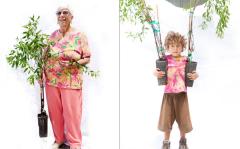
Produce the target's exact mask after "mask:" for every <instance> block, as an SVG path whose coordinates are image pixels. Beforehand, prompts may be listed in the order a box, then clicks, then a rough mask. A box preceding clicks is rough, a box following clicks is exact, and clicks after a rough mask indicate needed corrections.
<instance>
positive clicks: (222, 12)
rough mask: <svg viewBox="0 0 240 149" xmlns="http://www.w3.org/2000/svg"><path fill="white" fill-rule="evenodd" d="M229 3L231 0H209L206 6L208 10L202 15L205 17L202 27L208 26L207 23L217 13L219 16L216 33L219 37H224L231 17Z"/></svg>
mask: <svg viewBox="0 0 240 149" xmlns="http://www.w3.org/2000/svg"><path fill="white" fill-rule="evenodd" d="M229 4H230V1H229V0H208V1H207V2H206V3H205V6H204V7H205V9H206V11H205V12H204V13H203V15H202V17H203V19H204V20H203V22H202V24H201V27H202V29H206V28H207V23H209V22H211V21H212V18H213V14H214V13H216V14H217V15H218V16H219V21H218V25H217V27H216V34H217V36H218V37H220V38H223V36H224V30H225V29H226V28H227V24H228V21H229V17H230V13H229Z"/></svg>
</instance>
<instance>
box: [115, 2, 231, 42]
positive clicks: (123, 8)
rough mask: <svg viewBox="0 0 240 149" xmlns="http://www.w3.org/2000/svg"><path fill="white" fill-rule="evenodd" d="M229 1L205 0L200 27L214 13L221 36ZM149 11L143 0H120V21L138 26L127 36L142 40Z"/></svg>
mask: <svg viewBox="0 0 240 149" xmlns="http://www.w3.org/2000/svg"><path fill="white" fill-rule="evenodd" d="M229 3H230V2H229V0H207V2H206V3H205V9H206V10H205V12H204V13H203V19H204V21H203V23H202V25H201V26H202V28H203V29H204V28H206V27H207V23H208V22H210V21H211V20H212V15H213V14H214V13H216V14H217V15H218V16H219V21H218V25H217V27H216V34H217V35H218V37H223V35H224V30H225V28H226V27H227V23H228V20H229V16H230V13H229V7H228V6H229ZM151 11H152V8H151V7H150V6H146V5H145V1H144V0H120V21H121V22H130V23H132V24H134V25H138V26H140V29H139V30H140V31H139V32H137V33H136V32H129V33H128V36H131V37H133V38H138V39H140V40H141V41H142V39H143V38H144V35H145V33H146V32H147V30H148V29H149V28H148V25H147V24H148V22H149V18H150V15H149V13H151ZM189 11H191V10H189ZM166 13H167V12H166Z"/></svg>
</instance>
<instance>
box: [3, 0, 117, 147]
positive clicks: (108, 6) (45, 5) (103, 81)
mask: <svg viewBox="0 0 240 149" xmlns="http://www.w3.org/2000/svg"><path fill="white" fill-rule="evenodd" d="M67 2H68V4H70V6H71V7H72V8H73V11H74V20H73V26H74V27H77V28H79V29H80V30H82V31H84V32H85V33H86V35H87V36H88V39H89V45H90V48H91V52H92V60H91V63H90V67H91V68H93V69H95V70H100V77H99V78H97V79H92V78H90V77H88V76H84V80H85V81H84V87H83V94H84V95H83V97H84V105H83V106H84V107H83V122H82V129H83V148H85V149H115V148H118V146H119V143H118V140H119V118H118V115H119V104H118V103H119V92H118V91H119V67H118V66H119V54H118V53H119V23H118V2H117V1H112V0H103V1H98V0H94V1H85V0H78V1H77V0H68V1H67ZM59 3H62V1H59V0H51V1H49V0H41V1H36V0H21V1H18V0H4V1H2V4H1V6H2V7H1V9H0V13H1V14H2V17H1V20H2V21H1V24H0V32H1V36H0V41H1V47H0V82H1V84H2V85H1V86H0V93H1V94H0V103H1V104H0V118H1V120H0V121H1V124H0V140H1V141H0V142H1V148H7V149H16V148H17V149H50V146H51V144H52V143H53V141H54V138H53V134H52V130H51V125H50V123H49V135H48V138H45V139H40V138H39V137H38V125H37V114H38V113H39V110H40V98H39V88H38V86H37V85H35V86H30V85H29V84H28V83H27V82H26V76H25V75H24V74H23V73H22V71H20V70H14V69H12V68H10V66H9V65H8V64H7V63H6V58H5V57H6V55H7V54H8V53H9V51H10V49H12V48H13V45H14V44H15V43H16V40H15V39H16V37H17V36H19V35H20V33H21V32H22V27H21V26H23V25H25V24H26V23H27V22H28V19H29V17H30V16H32V15H33V14H35V15H40V16H41V18H40V28H41V29H42V30H43V32H44V33H47V34H50V33H51V32H53V31H54V30H55V29H57V28H58V26H57V20H56V16H55V12H56V8H57V6H58V5H59Z"/></svg>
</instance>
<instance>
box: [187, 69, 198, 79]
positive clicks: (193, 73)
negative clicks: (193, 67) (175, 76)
mask: <svg viewBox="0 0 240 149" xmlns="http://www.w3.org/2000/svg"><path fill="white" fill-rule="evenodd" d="M187 77H188V78H189V79H190V80H196V79H197V78H198V73H197V72H196V71H192V73H187Z"/></svg>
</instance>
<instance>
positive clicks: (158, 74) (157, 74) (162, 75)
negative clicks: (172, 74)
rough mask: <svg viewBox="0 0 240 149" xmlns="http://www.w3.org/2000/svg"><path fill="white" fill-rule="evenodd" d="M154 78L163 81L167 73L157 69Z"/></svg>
mask: <svg viewBox="0 0 240 149" xmlns="http://www.w3.org/2000/svg"><path fill="white" fill-rule="evenodd" d="M153 74H154V76H156V77H157V78H159V79H161V78H162V77H164V76H165V72H164V71H161V70H160V69H159V68H156V70H155V71H154V73H153Z"/></svg>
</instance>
